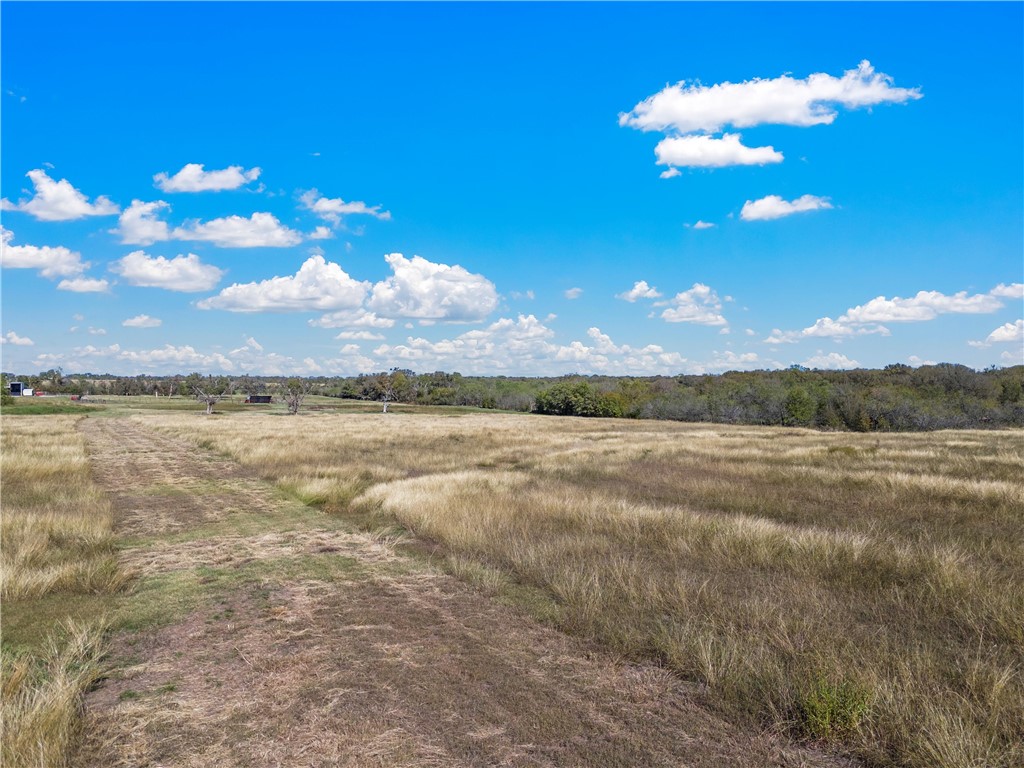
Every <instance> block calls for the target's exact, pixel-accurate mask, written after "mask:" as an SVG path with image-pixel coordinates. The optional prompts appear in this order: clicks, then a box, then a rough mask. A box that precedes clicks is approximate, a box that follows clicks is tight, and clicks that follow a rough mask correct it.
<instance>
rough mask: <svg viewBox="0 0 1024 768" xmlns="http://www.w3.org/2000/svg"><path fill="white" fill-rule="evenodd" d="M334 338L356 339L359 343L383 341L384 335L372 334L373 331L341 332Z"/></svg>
mask: <svg viewBox="0 0 1024 768" xmlns="http://www.w3.org/2000/svg"><path fill="white" fill-rule="evenodd" d="M334 338H336V339H343V340H351V339H356V340H359V341H383V339H384V334H382V333H374V332H373V331H342V332H341V333H339V334H338V335H337V336H335V337H334Z"/></svg>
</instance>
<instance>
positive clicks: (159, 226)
mask: <svg viewBox="0 0 1024 768" xmlns="http://www.w3.org/2000/svg"><path fill="white" fill-rule="evenodd" d="M170 207H171V206H170V205H169V204H168V203H165V202H164V201H163V200H154V201H153V202H152V203H144V202H142V201H141V200H132V204H131V205H130V206H128V207H127V208H126V209H125V211H124V213H122V214H121V217H120V218H119V219H118V221H117V229H112V230H110V233H111V234H113V235H120V236H121V242H122V243H127V244H129V245H152V244H153V243H157V242H161V241H163V240H170V239H171V231H170V228H169V227H168V226H167V222H166V221H161V220H160V218H159V213H158V212H159V211H161V210H163V209H164V208H167V209H170Z"/></svg>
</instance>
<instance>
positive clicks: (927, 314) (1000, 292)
mask: <svg viewBox="0 0 1024 768" xmlns="http://www.w3.org/2000/svg"><path fill="white" fill-rule="evenodd" d="M1019 286H1020V284H1019V283H1014V284H1013V285H1009V286H1007V285H1003V284H999V285H997V286H996V287H995V288H993V289H992V290H991V291H989V292H988V293H976V294H973V295H968V293H967V291H959V292H958V293H954V294H952V295H947V294H944V293H940V292H939V291H918V292H917V294H916V295H914V296H911V297H909V298H905V299H904V298H901V297H899V296H894V297H893V298H891V299H888V298H886V297H885V296H877V297H875V298H874V299H872V300H871V301H869V302H867V303H865V304H860V305H858V306H856V307H852V308H851V309H848V310H846V312H845V313H843V314H842V315H840V316H839V317H838V318H837V319H835V320H833V319H832V318H831V317H822V318H819V319H818V320H816V321H815V323H814V325H812V326H810V327H808V328H804V329H803V330H802V331H781V330H779V329H778V328H776V329H775V330H773V331H772V333H771V335H770V336H769V337H768V338H766V339H765V340H764V341H765V342H766V343H768V344H787V343H795V342H797V341H799V340H800V339H803V338H808V337H815V336H818V337H829V338H833V339H842V338H848V337H853V336H865V335H869V334H879V335H882V336H889V335H890V331H889V329H888V328H886V327H885V326H884V325H881V323H920V322H926V321H929V320H934V319H935V318H937V317H938V316H939V315H946V314H969V315H976V314H990V313H992V312H995V311H997V310H999V309H1002V308H1003V302H1002V301H1000V298H1003V297H1012V296H1015V295H1016V294H1017V292H1018V291H1019V290H1020V288H1019ZM968 343H969V344H971V345H972V346H983V345H985V344H986V342H968Z"/></svg>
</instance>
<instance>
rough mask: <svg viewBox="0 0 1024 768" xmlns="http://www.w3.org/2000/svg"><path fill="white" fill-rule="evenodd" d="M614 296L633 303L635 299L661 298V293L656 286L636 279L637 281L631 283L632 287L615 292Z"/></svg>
mask: <svg viewBox="0 0 1024 768" xmlns="http://www.w3.org/2000/svg"><path fill="white" fill-rule="evenodd" d="M615 298H617V299H622V300H623V301H628V302H630V303H633V302H635V301H636V300H637V299H657V298H661V293H659V292H658V289H657V288H655V287H653V286H650V285H648V284H647V281H646V280H638V281H637V282H635V283H633V287H632V288H630V289H629V290H628V291H625V292H623V293H620V294H617V295H616V296H615Z"/></svg>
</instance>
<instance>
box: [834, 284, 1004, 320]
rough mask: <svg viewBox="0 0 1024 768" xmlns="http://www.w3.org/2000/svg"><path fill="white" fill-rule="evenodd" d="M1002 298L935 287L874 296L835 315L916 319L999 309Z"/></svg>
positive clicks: (980, 312)
mask: <svg viewBox="0 0 1024 768" xmlns="http://www.w3.org/2000/svg"><path fill="white" fill-rule="evenodd" d="M1002 306H1003V304H1002V302H1001V301H999V299H998V298H997V297H996V296H993V295H992V294H991V293H976V294H974V295H973V296H968V295H967V291H959V292H958V293H954V294H952V295H949V296H947V295H946V294H944V293H940V292H939V291H918V292H917V294H916V295H915V296H912V297H909V298H906V299H903V298H900V297H899V296H894V297H893V298H891V299H887V298H885V297H884V296H878V297H876V298H874V299H872V300H871V301H869V302H867V303H866V304H862V305H859V306H856V307H853V308H852V309H848V310H846V313H845V314H843V315H841V316H840V317H839V320H838V322H839V323H841V324H850V323H856V324H862V323H887V322H888V323H917V322H921V321H924V320H934V319H935V318H936V317H938V316H939V315H944V314H972V315H973V314H987V313H989V312H995V311H996V310H997V309H1001V308H1002Z"/></svg>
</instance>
